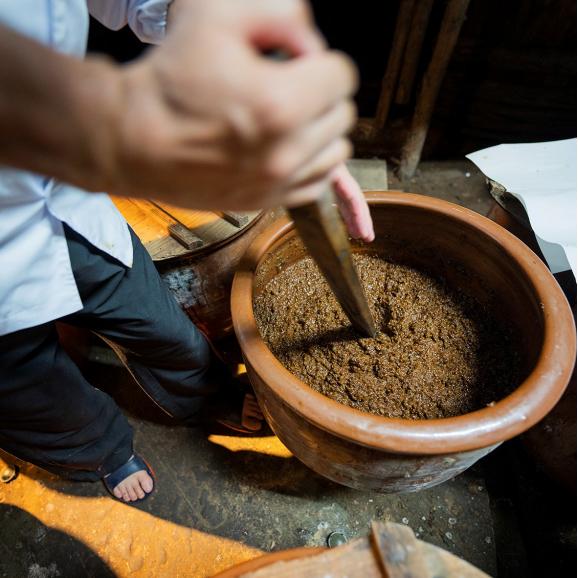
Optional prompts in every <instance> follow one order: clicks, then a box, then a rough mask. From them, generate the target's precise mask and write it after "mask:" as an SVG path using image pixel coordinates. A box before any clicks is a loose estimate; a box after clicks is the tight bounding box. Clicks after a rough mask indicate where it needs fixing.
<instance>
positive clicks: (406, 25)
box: [373, 0, 414, 135]
mask: <svg viewBox="0 0 578 578" xmlns="http://www.w3.org/2000/svg"><path fill="white" fill-rule="evenodd" d="M413 5H414V0H401V3H400V6H399V12H398V14H397V21H396V24H395V32H394V35H393V42H392V45H391V51H390V52H389V58H388V60H387V68H386V70H385V75H384V77H383V82H382V85H381V93H380V95H379V101H378V103H377V113H376V115H375V120H374V124H373V132H374V134H376V135H377V134H379V133H380V132H381V131H382V130H383V129H384V127H385V123H386V121H387V117H388V115H389V107H390V106H391V101H392V100H393V95H394V94H395V87H396V84H397V79H398V76H399V70H400V68H401V61H402V59H403V54H404V52H405V45H406V44H407V37H408V34H409V31H410V28H411V16H412V9H413Z"/></svg>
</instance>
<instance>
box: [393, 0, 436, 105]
mask: <svg viewBox="0 0 578 578" xmlns="http://www.w3.org/2000/svg"><path fill="white" fill-rule="evenodd" d="M432 5H433V0H420V1H419V2H418V3H417V4H416V6H415V9H414V11H413V18H412V20H411V29H410V31H409V38H408V39H407V46H406V48H405V53H404V55H403V66H402V68H401V72H400V75H399V83H398V85H397V93H396V95H395V103H396V104H407V103H408V102H409V100H410V97H411V91H412V89H413V84H414V81H415V75H416V73H417V66H418V64H419V57H420V55H421V48H422V46H423V41H424V38H425V33H426V32H427V25H428V22H429V15H430V12H431V8H432Z"/></svg>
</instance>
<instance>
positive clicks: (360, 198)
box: [333, 165, 375, 243]
mask: <svg viewBox="0 0 578 578" xmlns="http://www.w3.org/2000/svg"><path fill="white" fill-rule="evenodd" d="M333 187H334V190H335V194H336V197H337V205H338V206H339V210H340V212H341V216H342V217H343V220H344V221H345V225H346V227H347V230H348V231H349V234H350V235H351V236H352V237H353V238H355V239H361V240H362V241H365V242H366V243H370V242H371V241H373V240H374V239H375V233H374V231H373V221H372V219H371V214H370V212H369V206H368V204H367V200H366V199H365V196H364V195H363V192H362V190H361V188H360V186H359V184H358V183H357V181H356V180H355V179H354V178H353V176H352V175H351V173H350V172H349V171H348V170H347V167H346V166H345V165H342V166H340V167H339V168H338V169H337V171H335V173H334V176H333Z"/></svg>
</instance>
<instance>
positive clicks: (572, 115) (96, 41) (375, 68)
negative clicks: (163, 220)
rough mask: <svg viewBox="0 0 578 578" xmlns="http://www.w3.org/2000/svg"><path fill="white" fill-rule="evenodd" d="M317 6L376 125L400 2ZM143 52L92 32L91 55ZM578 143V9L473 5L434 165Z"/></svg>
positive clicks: (125, 40) (443, 101)
mask: <svg viewBox="0 0 578 578" xmlns="http://www.w3.org/2000/svg"><path fill="white" fill-rule="evenodd" d="M209 1H210V0H209ZM312 4H313V9H314V12H315V17H316V19H317V23H318V25H319V27H320V29H321V30H322V32H323V33H324V35H325V36H326V37H327V39H328V41H329V43H330V45H331V46H333V47H335V48H338V49H340V50H343V51H345V52H347V53H348V54H349V55H350V56H351V57H352V58H353V59H354V60H355V62H356V63H357V65H358V67H359V70H360V73H361V87H360V90H359V93H358V95H357V102H358V106H359V113H360V115H361V116H367V117H369V116H373V115H374V113H375V107H376V103H377V99H378V96H379V90H380V84H381V78H382V76H383V73H384V70H385V66H386V63H387V56H388V51H389V49H390V45H391V41H392V36H393V30H394V26H395V19H396V14H397V10H398V6H399V2H398V1H397V0H382V1H378V2H376V1H375V0H357V1H356V2H343V1H342V2H335V0H313V1H312ZM445 5H446V1H445V0H436V2H435V3H434V9H433V11H432V15H431V17H430V23H429V27H428V36H427V38H426V41H425V44H424V46H425V48H424V51H423V55H422V56H423V58H422V62H421V63H420V67H421V70H423V69H424V68H425V66H426V65H427V62H428V59H429V56H430V54H431V46H432V43H433V39H434V38H435V34H436V32H437V30H438V28H439V22H440V20H441V17H442V15H443V10H444V8H445ZM143 49H144V46H143V45H142V44H141V43H140V42H139V41H138V40H137V39H136V38H135V37H134V35H133V34H132V32H131V31H130V30H129V29H128V28H125V29H123V30H121V31H119V32H111V31H109V30H107V29H105V28H104V27H102V26H101V25H99V24H98V23H97V22H94V21H93V22H92V25H91V32H90V38H89V50H92V51H99V52H106V53H108V54H110V55H111V56H112V57H113V58H115V59H116V60H119V61H126V60H130V59H132V58H135V57H137V56H138V55H139V54H140V53H141V52H142V51H143ZM411 106H412V104H410V105H409V107H410V108H411ZM407 113H408V110H407V109H406V110H403V109H402V108H401V107H397V108H396V107H394V108H393V109H392V115H393V117H394V118H395V116H403V115H404V114H407ZM574 136H576V2H575V0H472V1H471V3H470V7H469V10H468V17H467V20H466V22H465V23H464V26H463V28H462V32H461V35H460V39H459V41H458V45H457V47H456V49H455V52H454V54H453V57H452V60H451V63H450V66H449V68H448V71H447V74H446V76H445V80H444V82H443V85H442V89H441V91H440V95H439V98H438V101H437V106H436V111H435V114H434V117H433V120H432V124H431V130H430V134H429V136H428V140H427V142H426V146H425V149H424V158H456V157H461V156H463V155H464V154H465V153H468V152H471V151H473V150H476V149H479V148H483V147H485V146H491V145H494V144H499V143H503V142H524V141H527V142H530V141H540V140H555V139H561V138H570V137H574Z"/></svg>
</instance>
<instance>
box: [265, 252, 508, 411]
mask: <svg viewBox="0 0 578 578" xmlns="http://www.w3.org/2000/svg"><path fill="white" fill-rule="evenodd" d="M354 259H355V263H356V266H357V269H358V272H359V275H360V278H361V281H362V284H363V286H364V289H365V292H366V294H367V297H368V300H369V303H370V307H371V310H372V313H373V315H374V318H375V320H376V322H377V324H378V326H379V328H380V329H381V331H380V332H379V334H378V335H377V337H375V338H368V337H360V336H359V335H358V334H357V333H356V332H355V331H354V330H353V329H352V328H351V325H350V323H349V320H348V319H347V317H346V316H345V314H344V313H343V311H342V310H341V307H340V306H339V305H338V303H337V301H336V300H335V298H334V296H333V294H332V293H331V291H330V289H329V286H328V285H327V284H326V282H325V280H324V279H323V277H322V276H321V273H320V272H319V270H318V269H317V266H316V265H315V263H314V262H313V261H312V260H311V259H310V258H309V257H307V258H304V259H302V260H300V261H298V262H297V263H295V264H293V265H291V266H289V267H288V268H287V269H286V270H284V271H283V272H281V273H280V274H279V275H277V276H276V277H274V278H273V279H272V280H271V281H270V282H269V283H268V284H267V285H266V287H265V288H264V290H263V291H262V293H261V294H260V295H259V296H258V297H257V298H256V299H255V302H254V310H255V317H256V319H257V324H258V326H259V329H260V331H261V335H262V336H263V338H264V340H265V342H266V343H267V344H268V346H269V348H270V349H271V351H272V352H273V353H274V354H275V355H276V357H277V358H278V359H279V360H280V361H281V363H282V364H283V365H284V366H285V367H286V368H287V369H288V370H289V371H291V372H292V373H293V374H295V375H296V376H297V377H299V378H300V379H301V380H302V381H304V382H305V383H307V384H308V385H309V386H310V387H312V388H313V389H315V390H317V391H319V392H320V393H322V394H324V395H326V396H328V397H330V398H332V399H334V400H336V401H339V402H341V403H344V404H346V405H348V406H351V407H354V408H357V409H360V410H362V411H366V412H370V413H374V414H377V415H381V416H387V417H401V418H406V419H432V418H440V417H450V416H455V415H460V414H464V413H467V412H470V411H474V410H476V409H479V408H481V407H483V406H485V405H487V404H490V403H492V402H494V401H497V400H499V399H500V398H502V397H504V396H505V395H506V394H507V393H509V391H511V390H512V389H513V387H514V386H515V385H516V382H517V374H518V365H519V364H518V361H517V357H516V355H515V351H514V348H513V339H512V335H511V333H510V332H509V331H507V330H506V329H505V328H504V327H500V326H499V325H498V324H497V323H496V321H495V320H494V319H492V317H491V316H490V315H488V312H486V311H484V310H482V309H481V308H480V306H479V305H478V304H477V303H476V302H475V301H474V300H472V299H470V298H468V297H467V296H465V295H463V294H460V293H456V292H453V291H451V290H450V289H449V288H448V287H446V286H445V285H444V284H443V282H440V281H438V280H436V279H433V278H432V277H430V276H428V275H427V274H425V273H422V272H420V271H418V270H416V269H413V268H410V267H407V266H404V265H400V264H396V263H392V262H388V261H386V260H385V259H382V258H380V257H379V256H378V255H374V254H358V255H355V256H354Z"/></svg>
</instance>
